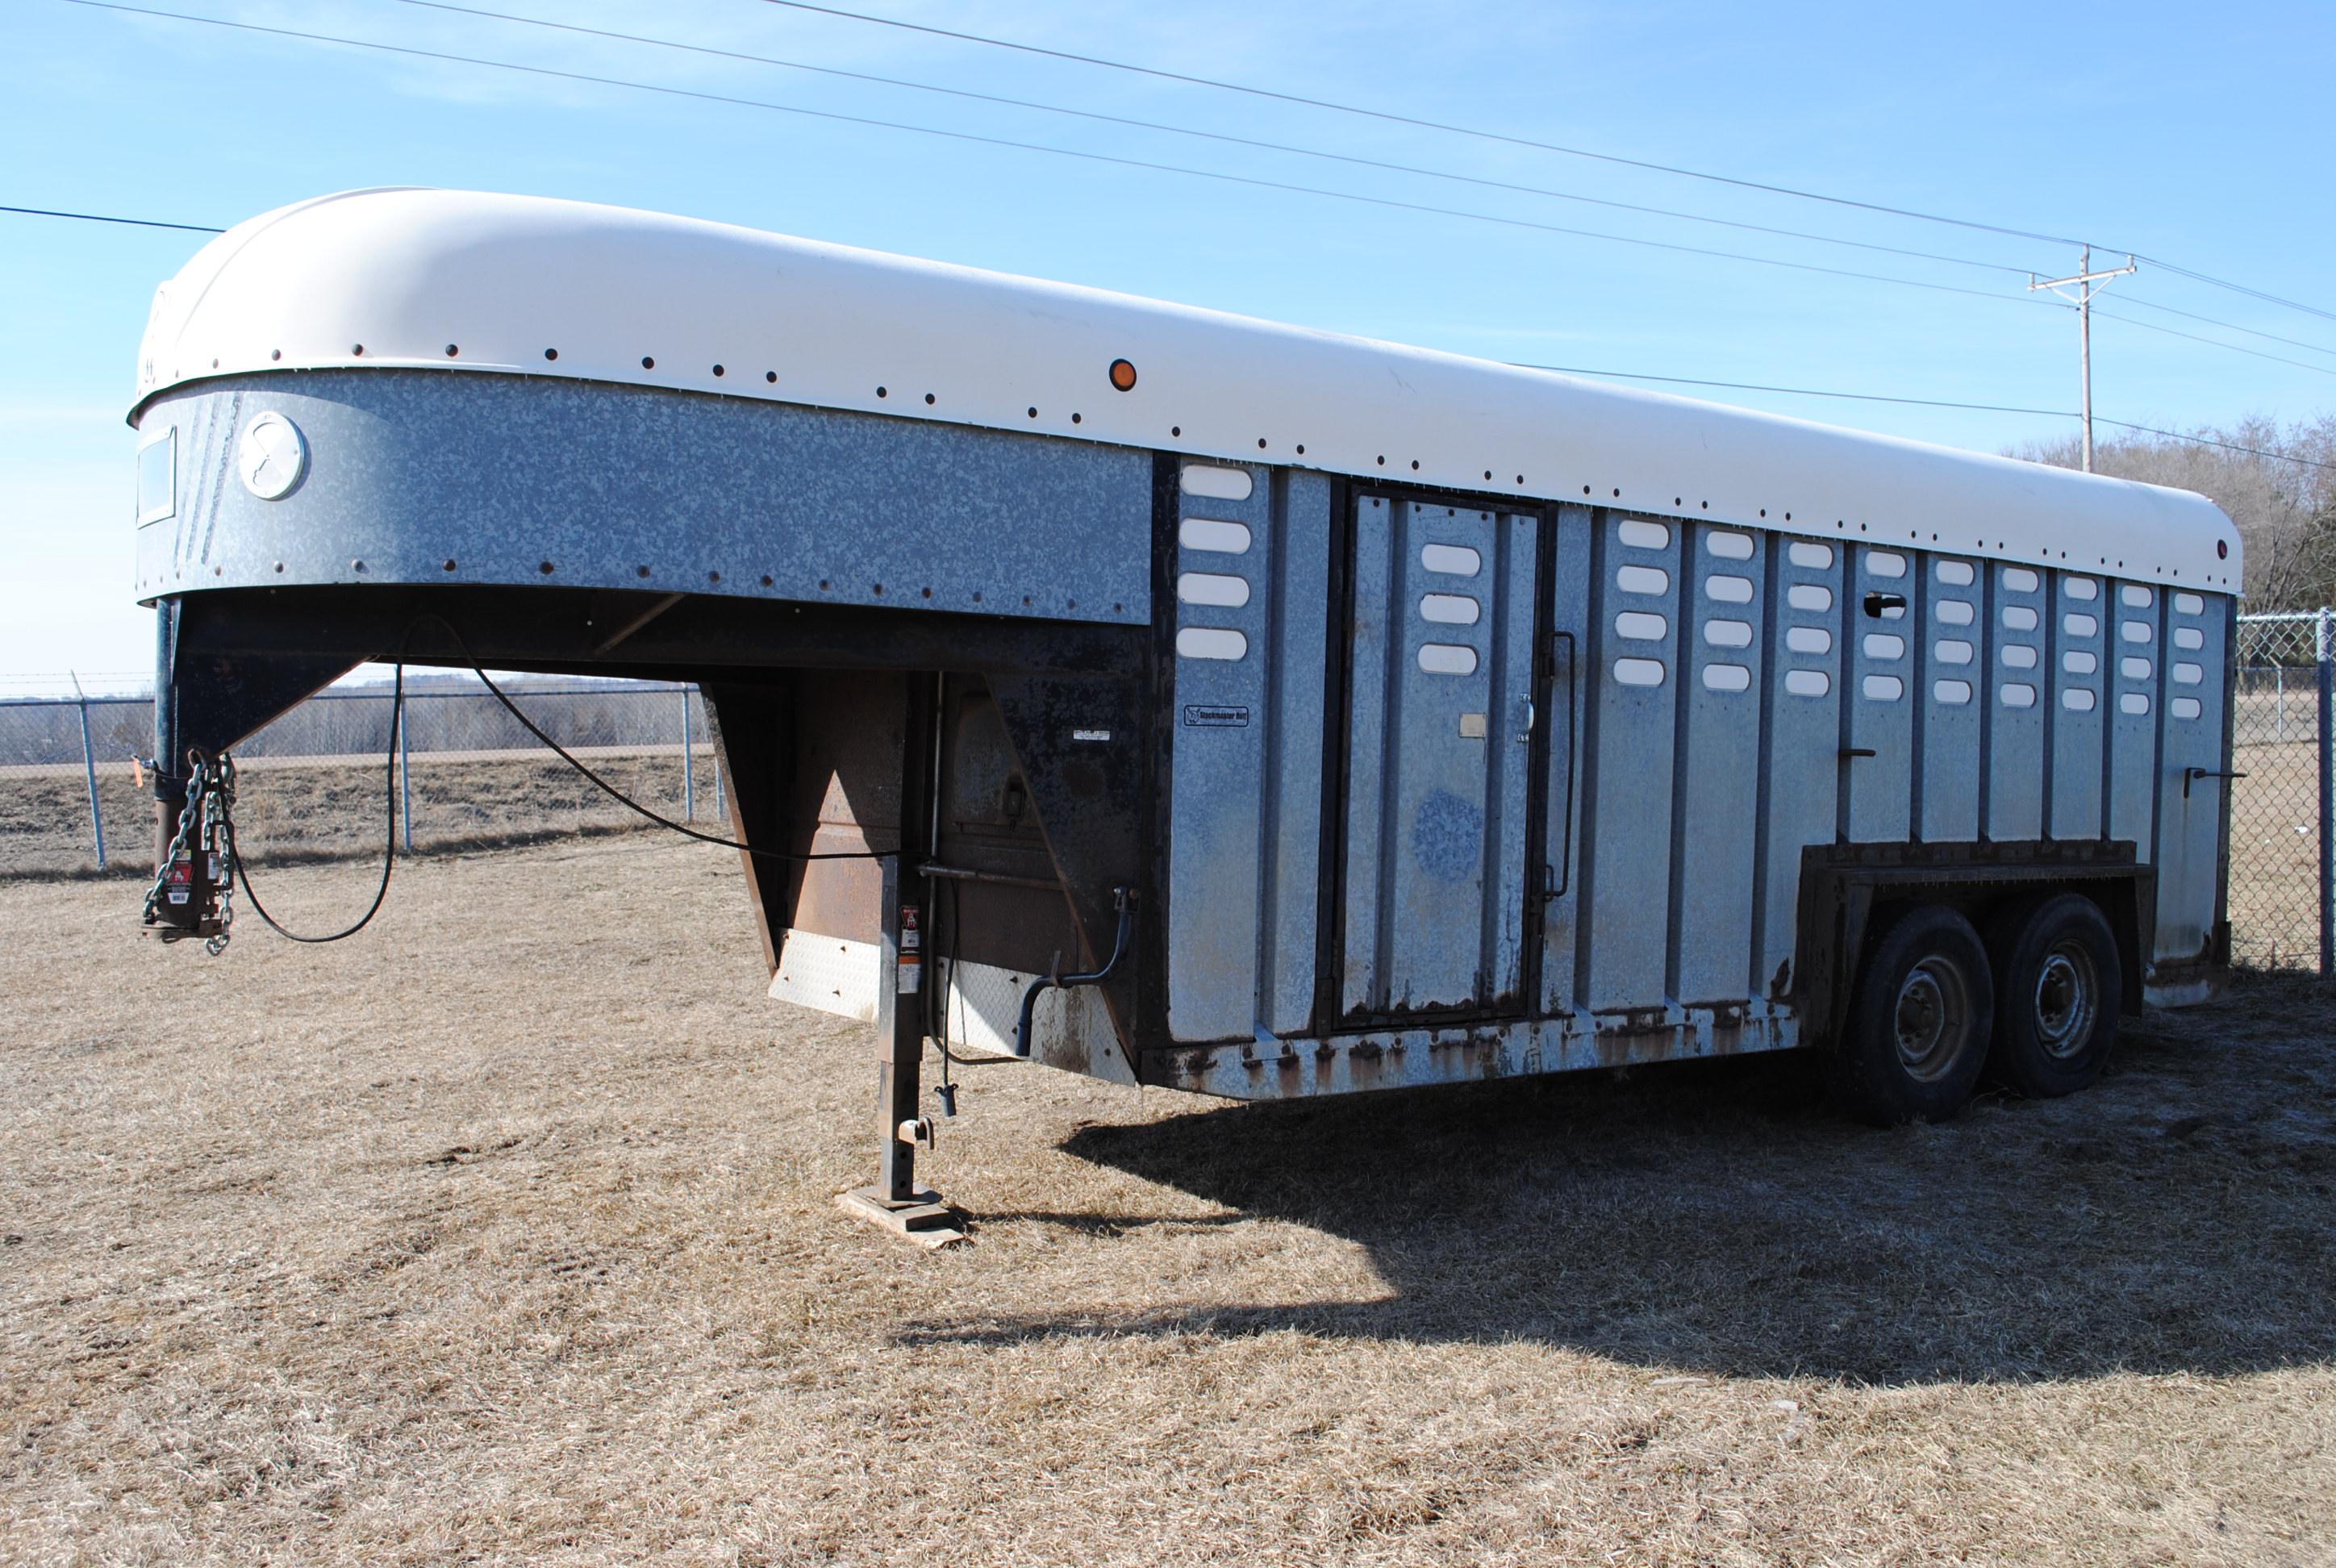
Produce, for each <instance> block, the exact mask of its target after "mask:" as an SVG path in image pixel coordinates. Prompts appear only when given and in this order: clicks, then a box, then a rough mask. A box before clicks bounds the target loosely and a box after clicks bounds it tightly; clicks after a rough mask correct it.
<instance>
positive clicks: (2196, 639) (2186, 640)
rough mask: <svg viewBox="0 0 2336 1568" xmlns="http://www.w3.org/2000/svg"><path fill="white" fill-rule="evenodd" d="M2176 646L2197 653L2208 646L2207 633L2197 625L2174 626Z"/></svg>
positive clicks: (2187, 651)
mask: <svg viewBox="0 0 2336 1568" xmlns="http://www.w3.org/2000/svg"><path fill="white" fill-rule="evenodd" d="M2174 646H2175V648H2180V649H2182V650H2183V651H2184V652H2185V653H2195V652H2197V651H2198V650H2199V649H2200V648H2205V646H2206V634H2205V632H2203V631H2200V630H2199V629H2198V628H2196V627H2195V626H2177V627H2175V628H2174Z"/></svg>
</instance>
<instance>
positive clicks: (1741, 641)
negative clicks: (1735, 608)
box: [1703, 620, 1752, 648]
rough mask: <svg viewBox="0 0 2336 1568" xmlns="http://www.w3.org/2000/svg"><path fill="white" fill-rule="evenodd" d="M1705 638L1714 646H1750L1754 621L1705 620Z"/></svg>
mask: <svg viewBox="0 0 2336 1568" xmlns="http://www.w3.org/2000/svg"><path fill="white" fill-rule="evenodd" d="M1703 640H1704V641H1706V642H1708V643H1709V644H1710V645H1711V646H1712V647H1714V648H1750V647H1751V646H1752V623H1751V622H1750V621H1748V620H1708V621H1705V622H1704V623H1703Z"/></svg>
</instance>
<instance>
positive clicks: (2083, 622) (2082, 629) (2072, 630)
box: [2060, 611, 2101, 637]
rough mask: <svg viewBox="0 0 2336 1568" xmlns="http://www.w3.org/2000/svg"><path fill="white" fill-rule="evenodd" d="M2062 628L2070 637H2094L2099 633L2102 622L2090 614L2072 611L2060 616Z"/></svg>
mask: <svg viewBox="0 0 2336 1568" xmlns="http://www.w3.org/2000/svg"><path fill="white" fill-rule="evenodd" d="M2060 629H2061V630H2062V631H2065V632H2067V633H2068V635H2069V636H2070V637H2093V636H2096V635H2098V633H2099V631H2100V629H2101V623H2100V622H2099V621H2098V620H2095V619H2094V618H2092V617H2091V616H2089V615H2078V614H2076V613H2075V612H2074V611H2071V612H2070V613H2068V614H2067V615H2064V616H2062V617H2061V618H2060Z"/></svg>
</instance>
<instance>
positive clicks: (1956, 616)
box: [1938, 599, 1974, 626]
mask: <svg viewBox="0 0 2336 1568" xmlns="http://www.w3.org/2000/svg"><path fill="white" fill-rule="evenodd" d="M1938 617H1939V624H1940V625H1942V626H1969V625H1970V624H1971V621H1972V619H1973V618H1974V612H1973V610H1972V609H1971V600H1969V599H1941V600H1939V606H1938Z"/></svg>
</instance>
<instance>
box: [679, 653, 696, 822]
mask: <svg viewBox="0 0 2336 1568" xmlns="http://www.w3.org/2000/svg"><path fill="white" fill-rule="evenodd" d="M681 820H682V821H684V822H686V823H694V822H696V820H697V780H696V776H695V775H694V774H692V773H691V772H690V746H689V688H688V687H682V688H681Z"/></svg>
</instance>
